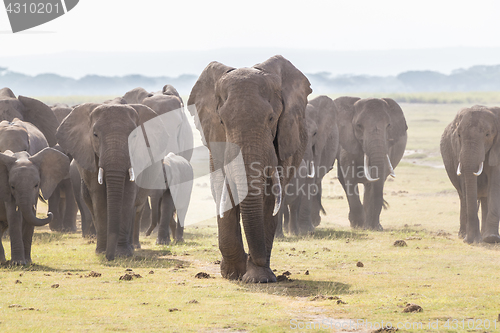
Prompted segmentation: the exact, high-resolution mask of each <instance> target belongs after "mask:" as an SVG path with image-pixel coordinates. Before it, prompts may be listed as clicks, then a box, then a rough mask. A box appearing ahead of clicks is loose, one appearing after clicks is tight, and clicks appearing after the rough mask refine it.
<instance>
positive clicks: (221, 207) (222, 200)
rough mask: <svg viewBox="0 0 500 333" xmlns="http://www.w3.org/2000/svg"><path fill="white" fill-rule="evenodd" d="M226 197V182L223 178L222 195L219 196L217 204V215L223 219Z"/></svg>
mask: <svg viewBox="0 0 500 333" xmlns="http://www.w3.org/2000/svg"><path fill="white" fill-rule="evenodd" d="M227 195H228V193H227V180H226V177H224V184H222V194H221V196H220V204H219V215H220V217H221V218H222V217H224V207H226V201H227Z"/></svg>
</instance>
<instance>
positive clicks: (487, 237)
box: [481, 198, 500, 243]
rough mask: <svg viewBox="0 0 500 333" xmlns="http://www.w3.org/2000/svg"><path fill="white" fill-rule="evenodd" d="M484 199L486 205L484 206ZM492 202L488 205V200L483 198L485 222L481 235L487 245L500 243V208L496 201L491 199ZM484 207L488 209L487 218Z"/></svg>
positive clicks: (482, 208) (483, 222)
mask: <svg viewBox="0 0 500 333" xmlns="http://www.w3.org/2000/svg"><path fill="white" fill-rule="evenodd" d="M483 199H484V202H485V203H486V204H485V205H484V206H483ZM489 200H491V201H492V202H490V203H489V205H488V200H487V199H486V198H481V210H482V212H483V221H482V227H481V235H482V237H483V241H484V242H485V243H500V235H499V233H498V224H499V221H500V208H499V207H498V205H497V204H496V202H495V201H496V200H495V199H493V198H490V199H489ZM484 207H487V209H486V211H487V213H486V217H485V213H484Z"/></svg>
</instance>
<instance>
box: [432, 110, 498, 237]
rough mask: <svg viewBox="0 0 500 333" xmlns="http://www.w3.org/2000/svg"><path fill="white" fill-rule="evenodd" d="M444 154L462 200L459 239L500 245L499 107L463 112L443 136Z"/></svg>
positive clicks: (452, 180) (448, 171) (445, 162)
mask: <svg viewBox="0 0 500 333" xmlns="http://www.w3.org/2000/svg"><path fill="white" fill-rule="evenodd" d="M441 155H442V156H443V162H444V166H445V168H446V172H447V173H448V177H449V178H450V180H451V183H452V184H453V186H454V187H455V188H456V189H457V192H458V196H459V197H460V231H459V233H458V235H459V237H462V238H464V242H467V243H473V242H481V241H484V242H487V243H498V242H500V236H499V234H498V223H499V219H500V205H499V202H500V108H498V107H489V108H488V107H484V106H479V105H475V106H473V107H471V108H466V109H462V110H460V111H459V112H458V114H457V115H456V117H455V119H454V120H453V121H452V122H451V123H450V124H449V125H448V126H447V127H446V129H445V130H444V133H443V135H442V137H441ZM478 201H479V202H480V204H481V212H482V227H481V230H479V219H478V216H477V213H478Z"/></svg>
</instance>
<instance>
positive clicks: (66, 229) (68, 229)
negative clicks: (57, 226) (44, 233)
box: [61, 227, 76, 234]
mask: <svg viewBox="0 0 500 333" xmlns="http://www.w3.org/2000/svg"><path fill="white" fill-rule="evenodd" d="M61 232H64V233H68V234H69V233H73V232H76V227H75V228H63V229H62V230H61Z"/></svg>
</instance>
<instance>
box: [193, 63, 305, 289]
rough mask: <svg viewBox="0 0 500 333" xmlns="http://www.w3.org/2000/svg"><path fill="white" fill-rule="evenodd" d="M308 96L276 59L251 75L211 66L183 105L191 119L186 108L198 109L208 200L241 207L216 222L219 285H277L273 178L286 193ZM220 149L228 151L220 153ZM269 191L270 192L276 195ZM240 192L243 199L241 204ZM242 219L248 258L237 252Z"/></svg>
mask: <svg viewBox="0 0 500 333" xmlns="http://www.w3.org/2000/svg"><path fill="white" fill-rule="evenodd" d="M310 93H311V88H310V83H309V81H308V80H307V78H306V77H305V76H304V75H303V74H302V73H301V72H300V71H299V70H298V69H297V68H295V66H293V65H292V63H290V62H289V61H288V60H286V59H285V58H283V57H282V56H274V57H271V58H270V59H268V60H266V61H265V62H263V63H260V64H257V65H255V66H253V67H251V68H239V69H235V68H233V67H229V66H226V65H223V64H221V63H218V62H212V63H210V64H209V65H208V66H207V67H206V68H205V69H204V71H203V72H202V73H201V75H200V77H199V78H198V80H197V82H196V84H195V86H194V87H193V89H192V91H191V95H190V96H189V101H188V105H189V106H190V111H191V112H192V114H193V115H194V110H193V109H194V108H192V106H193V105H194V106H196V112H197V117H195V120H196V123H197V127H198V129H199V130H200V131H201V132H202V134H203V138H204V144H205V145H206V146H207V147H208V149H209V150H210V170H211V172H212V175H211V187H212V194H213V197H214V200H215V201H216V203H217V204H218V207H219V203H220V202H221V197H222V198H228V201H229V202H227V203H228V205H227V206H229V204H230V203H231V202H233V201H234V202H239V201H241V202H240V203H239V204H237V205H236V206H234V207H233V208H231V209H230V210H228V211H226V212H224V214H223V216H221V215H220V214H219V215H218V217H217V222H218V231H219V249H220V251H221V253H222V261H221V274H222V276H223V277H224V278H227V279H242V280H243V281H244V282H263V283H265V282H275V281H276V276H275V275H274V273H273V272H272V270H271V268H270V261H271V250H272V245H273V240H274V234H275V230H276V225H277V223H278V218H277V216H273V210H274V209H275V207H276V208H277V205H276V203H275V201H276V200H275V199H276V197H281V191H278V190H277V188H278V186H277V185H278V184H277V180H276V179H277V178H278V179H279V180H280V183H281V186H285V185H286V184H287V183H288V181H289V180H290V178H291V177H293V172H288V171H291V170H290V167H293V168H296V167H297V166H298V165H299V164H300V162H301V160H302V157H303V155H304V151H305V148H306V143H307V129H306V120H305V108H306V105H307V96H308V95H309V94H310ZM221 142H227V143H231V144H229V145H226V149H225V150H224V151H218V149H217V147H221V144H220V143H221ZM216 143H219V144H216ZM235 147H239V148H240V149H241V154H242V157H243V162H244V164H245V168H244V170H242V169H243V168H237V167H236V168H235V167H231V165H234V163H233V164H229V163H230V162H231V161H232V160H233V159H234V157H235V156H236V154H238V153H239V152H238V150H237V149H235ZM225 166H227V167H225ZM224 167H225V168H224ZM278 167H279V168H278ZM278 169H281V171H280V170H278ZM216 170H217V171H218V172H217V173H214V171H216ZM221 170H224V173H225V176H224V174H223V173H222V172H221ZM242 171H245V174H243V173H242ZM282 171H284V172H282ZM276 172H278V174H276V176H277V177H274V175H275V173H276ZM224 177H226V179H227V184H229V185H230V186H231V184H232V185H234V186H232V187H231V188H233V189H235V191H234V192H233V191H229V190H228V186H226V185H225V186H224V187H223V184H224V183H225V181H224ZM273 183H274V184H275V186H272V185H273ZM272 187H274V188H275V189H276V190H275V191H274V193H273V191H272ZM223 188H224V191H225V192H224V195H223ZM245 189H248V194H247V196H246V197H244V199H243V193H244V192H245ZM239 198H241V200H240V199H239ZM236 199H237V200H236ZM223 203H224V201H223ZM231 205H232V204H231ZM221 206H222V205H221ZM227 206H226V207H227ZM240 216H241V220H242V222H243V228H244V230H245V235H246V239H247V243H248V250H249V254H248V255H247V254H246V253H245V250H244V247H243V240H242V235H241V229H240Z"/></svg>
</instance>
